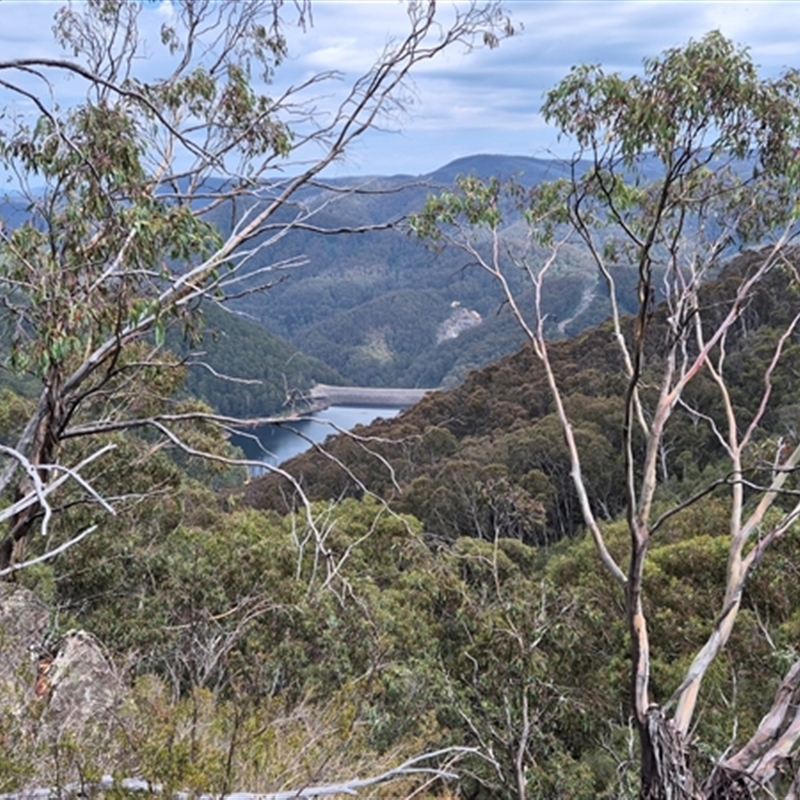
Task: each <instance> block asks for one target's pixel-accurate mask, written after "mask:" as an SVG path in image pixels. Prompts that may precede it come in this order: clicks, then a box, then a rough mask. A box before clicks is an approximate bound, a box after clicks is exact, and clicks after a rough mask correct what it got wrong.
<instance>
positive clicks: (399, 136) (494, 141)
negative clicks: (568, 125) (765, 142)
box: [0, 0, 800, 175]
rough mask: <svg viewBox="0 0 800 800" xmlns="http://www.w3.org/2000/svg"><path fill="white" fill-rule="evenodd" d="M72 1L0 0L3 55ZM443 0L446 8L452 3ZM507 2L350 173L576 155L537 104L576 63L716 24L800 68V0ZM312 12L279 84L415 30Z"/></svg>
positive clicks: (23, 48) (761, 60)
mask: <svg viewBox="0 0 800 800" xmlns="http://www.w3.org/2000/svg"><path fill="white" fill-rule="evenodd" d="M62 4H63V1H62V2H57V3H50V2H45V0H40V2H35V1H33V0H24V2H19V1H18V0H0V44H2V53H3V55H2V58H12V57H14V56H18V55H27V54H31V53H34V52H35V53H39V54H51V55H55V54H56V53H57V50H56V48H55V46H54V45H53V43H52V36H51V34H50V20H51V18H52V14H53V12H54V11H55V10H56V9H57V8H58V7H59V6H60V5H62ZM439 5H440V8H442V10H443V11H444V12H445V13H446V12H447V8H448V6H452V3H450V4H448V3H446V2H444V1H443V0H440V2H439ZM505 7H506V8H507V10H508V12H509V13H510V15H511V17H512V19H513V20H514V22H515V23H522V25H523V27H524V29H523V30H522V32H521V33H520V34H519V35H518V36H515V37H513V38H512V39H510V40H507V41H504V42H503V43H502V44H501V46H500V47H499V48H497V49H496V50H477V51H473V52H471V53H465V52H464V51H463V49H454V50H453V51H451V52H450V53H448V54H447V55H446V56H445V57H443V58H440V59H438V60H436V61H434V62H431V63H430V64H426V65H425V66H424V69H421V70H419V71H418V72H417V73H416V74H415V77H414V82H413V86H412V88H413V92H414V97H413V104H412V105H411V107H410V108H409V110H408V113H407V114H405V115H404V116H403V117H401V118H398V119H396V120H395V121H394V122H393V123H392V125H391V126H390V127H392V128H393V129H394V130H392V131H389V132H371V133H370V134H369V135H368V136H366V137H365V138H364V139H363V140H361V141H360V142H359V143H358V144H357V146H356V147H355V148H354V149H353V150H352V151H351V152H350V154H349V157H348V160H347V161H346V163H345V164H343V165H340V166H339V168H338V171H339V173H340V174H362V175H366V174H395V173H400V172H402V173H407V174H414V175H416V174H423V173H426V172H430V171H432V170H434V169H436V168H437V167H439V166H442V165H443V164H445V163H447V162H448V161H451V160H453V159H455V158H458V157H460V156H465V155H470V154H475V153H503V154H508V155H529V156H537V157H542V158H546V157H548V154H549V153H551V152H553V151H554V150H555V151H557V152H559V153H560V154H563V155H566V150H565V147H566V145H565V144H564V143H561V144H559V143H557V141H556V135H555V132H554V131H553V130H552V129H550V128H548V127H547V126H546V125H544V123H543V121H542V120H541V117H540V116H539V113H538V112H539V108H540V106H541V103H542V99H543V95H544V93H545V92H546V91H547V89H549V88H551V87H552V86H553V85H554V84H555V83H557V81H558V80H559V79H560V78H561V77H563V76H564V75H565V74H566V73H567V71H568V70H569V68H570V67H571V66H572V65H574V64H578V63H602V64H603V65H604V67H605V68H606V69H607V70H617V71H620V72H622V73H624V74H631V73H632V72H634V71H637V70H638V69H640V67H641V63H642V59H643V58H645V57H646V56H651V55H655V54H657V53H659V52H660V51H661V50H663V49H665V48H668V47H672V46H676V45H681V44H684V43H685V42H686V41H687V40H688V39H689V38H698V37H700V36H702V35H703V34H704V33H706V32H707V31H709V30H712V29H719V30H721V31H722V32H723V34H725V35H726V36H728V37H730V38H732V39H734V40H735V41H736V42H738V43H741V44H746V45H748V46H749V47H750V49H751V53H752V55H753V58H754V60H755V62H756V63H757V64H760V65H761V67H762V72H763V74H764V75H775V74H777V73H778V72H779V71H780V70H781V69H783V68H786V67H794V66H797V67H800V36H799V34H800V2H798V3H794V2H774V3H771V2H735V1H731V0H729V1H728V2H717V3H711V2H699V0H693V1H692V2H689V1H688V0H686V1H685V2H667V1H664V0H662V1H660V2H656V1H655V0H653V1H652V2H648V1H647V0H627V1H622V0H620V1H614V2H612V1H611V0H606V1H605V2H604V1H603V0H591V1H590V2H580V1H579V0H573V1H571V2H570V1H569V0H560V1H559V2H549V0H508V1H507V2H506V3H505ZM312 11H313V26H312V27H310V28H307V29H306V30H305V31H304V32H303V31H300V30H298V29H296V28H294V27H291V28H289V29H288V30H289V47H290V56H289V59H288V60H287V61H286V62H285V63H284V64H283V65H282V66H281V67H279V70H278V72H277V74H276V77H275V84H276V88H279V87H281V86H282V85H286V84H291V83H295V82H296V81H297V80H299V79H300V78H302V77H303V76H308V75H310V74H312V73H315V72H320V71H323V70H339V71H343V72H345V73H346V75H347V76H350V77H351V78H352V77H355V76H356V74H357V71H363V70H365V69H367V68H368V66H369V64H370V63H371V62H372V60H373V59H374V57H375V56H376V55H377V54H378V53H380V51H381V50H382V49H383V47H384V46H385V45H386V43H387V41H388V40H389V39H391V38H392V37H399V36H401V35H402V34H403V31H404V30H405V28H406V27H407V25H406V18H405V11H404V5H403V3H402V2H399V0H360V1H355V0H353V1H351V2H346V1H345V0H312ZM146 13H147V14H150V15H152V16H153V20H154V21H155V20H156V19H163V17H164V15H165V14H167V13H168V4H165V3H161V4H160V6H159V3H149V4H148V10H147V12H146ZM287 18H288V15H287ZM153 30H157V28H154V29H153ZM150 66H151V67H154V66H155V65H152V64H151V65H150Z"/></svg>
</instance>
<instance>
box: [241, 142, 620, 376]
mask: <svg viewBox="0 0 800 800" xmlns="http://www.w3.org/2000/svg"><path fill="white" fill-rule="evenodd" d="M585 167H588V164H585V165H582V164H579V165H578V167H577V168H578V169H579V170H581V169H583V168H585ZM572 169H573V167H572V166H571V165H570V164H568V163H566V162H564V161H561V160H557V159H552V160H548V159H540V158H533V157H530V156H506V155H497V154H475V155H471V156H466V157H463V158H458V159H456V160H454V161H452V162H450V163H448V164H445V165H443V166H442V167H440V168H438V169H436V170H433V171H432V172H430V173H427V174H424V175H419V176H409V175H392V176H368V177H365V178H353V179H347V178H337V179H336V180H335V181H331V182H329V183H325V182H324V181H321V182H320V184H319V185H317V186H310V187H307V188H305V189H304V190H303V192H302V193H301V197H300V201H301V202H302V203H303V204H304V208H306V209H313V208H315V207H318V208H319V209H320V210H319V212H318V213H317V214H315V215H314V217H313V224H314V225H315V226H316V227H318V228H328V229H331V230H337V229H347V228H353V227H358V226H369V225H382V224H385V223H387V222H390V223H394V224H396V225H397V227H396V228H395V229H393V230H380V231H378V230H376V231H371V232H364V233H359V234H351V233H343V234H323V233H313V232H310V231H307V230H294V231H291V232H290V233H289V234H288V235H286V236H285V237H283V238H282V239H281V240H280V242H279V243H277V245H276V246H274V247H270V248H269V250H268V252H267V253H266V254H265V258H264V260H263V261H261V262H257V263H255V264H254V266H255V267H263V266H266V265H267V263H268V262H267V260H266V259H267V258H268V259H269V262H272V263H274V262H277V261H281V260H284V259H288V258H290V257H294V256H298V255H302V256H304V257H305V258H306V259H308V265H307V266H305V267H303V268H302V269H298V270H293V271H291V272H290V273H287V274H286V275H282V276H281V278H283V279H282V280H281V281H279V282H277V284H276V285H275V286H274V287H273V288H272V289H271V290H270V292H269V293H268V294H266V295H259V296H258V297H246V298H243V299H242V300H241V301H240V302H239V303H238V305H237V307H238V308H239V310H241V311H243V312H246V313H247V314H248V316H249V317H250V318H251V319H253V320H254V321H256V322H257V323H259V324H260V325H262V326H263V327H264V328H266V329H267V330H268V331H270V332H271V333H273V334H276V335H279V336H282V337H285V338H286V339H288V340H289V341H290V342H292V344H294V345H295V346H296V347H298V348H299V349H300V350H301V351H303V352H304V353H307V354H309V355H311V356H314V357H316V358H319V359H320V360H322V361H324V362H325V363H326V364H328V365H329V366H330V367H332V368H333V369H335V370H337V371H338V372H339V373H340V374H341V375H342V376H343V377H344V378H345V379H346V380H348V381H351V382H353V383H355V384H358V385H364V386H398V387H414V386H432V385H454V384H455V383H458V382H459V381H460V380H461V379H463V377H464V375H465V374H466V373H467V371H468V370H470V369H475V368H479V367H482V366H485V365H486V364H488V363H491V362H492V361H496V360H497V359H499V358H501V357H502V356H503V355H507V354H508V353H511V352H513V351H514V350H516V348H517V347H519V346H520V345H521V344H522V334H521V333H520V331H519V328H518V326H517V325H516V324H515V323H514V322H513V320H511V319H510V316H509V315H508V314H507V312H506V310H505V308H504V299H503V297H502V296H501V294H500V291H499V289H498V287H497V285H496V283H495V282H494V280H493V279H492V278H491V277H490V276H488V275H486V274H485V273H482V272H481V271H480V270H479V269H477V268H475V267H474V265H470V264H468V263H466V259H465V258H464V256H463V255H462V254H458V253H455V252H450V251H444V252H439V253H437V252H434V251H432V250H431V249H429V248H428V247H426V246H425V244H424V243H421V242H419V241H417V240H416V239H414V238H413V237H411V236H409V234H408V232H407V231H405V230H404V229H403V227H402V220H403V219H404V218H405V217H407V216H408V215H409V214H411V213H414V212H416V211H419V210H421V209H422V207H423V205H424V203H425V200H426V198H427V197H428V196H429V195H430V194H432V193H436V192H439V191H442V190H446V189H451V188H452V187H453V184H454V181H455V179H456V178H457V177H458V176H459V175H475V176H477V177H479V178H482V179H486V178H489V177H499V178H500V179H510V178H514V179H515V180H517V181H518V182H520V183H521V184H523V185H525V186H533V185H536V184H538V183H541V182H542V181H545V180H555V179H557V178H564V177H568V176H569V175H570V174H571V170H572ZM348 187H349V190H348ZM290 213H291V211H290V210H289V209H287V211H286V220H287V222H289V219H290ZM504 235H506V236H507V237H509V238H510V240H514V239H516V240H519V241H522V239H523V237H524V236H525V231H524V228H523V226H519V225H517V226H515V224H514V220H511V221H510V223H509V225H508V226H507V227H506V229H505V231H504ZM511 280H512V284H513V288H514V289H515V290H516V291H518V292H522V293H524V292H525V291H526V289H529V287H528V286H527V284H526V278H525V276H524V275H523V274H521V272H520V271H515V274H512V276H511ZM595 286H596V281H595V278H594V275H593V270H592V266H591V264H590V263H589V260H588V256H587V254H586V253H585V252H584V251H583V250H582V249H581V248H580V247H578V246H567V247H565V248H564V249H563V252H562V254H561V262H560V264H559V266H558V268H557V269H556V270H554V273H553V280H552V281H551V283H550V284H549V286H548V288H547V294H546V297H545V305H546V309H545V310H546V311H547V313H548V314H549V317H550V320H551V326H552V333H553V335H554V336H560V335H569V334H571V333H575V332H577V331H579V330H581V329H583V328H585V327H586V326H588V325H591V324H594V323H596V322H598V321H600V319H601V318H602V316H603V315H604V314H605V311H604V310H601V309H600V308H599V306H598V304H597V302H595V300H596V299H599V296H598V298H595V294H596V290H595ZM587 291H588V294H587ZM454 304H456V305H457V306H458V307H460V308H463V309H464V311H465V312H469V313H471V314H472V315H473V317H474V318H480V319H482V320H483V322H482V323H481V324H480V325H477V326H473V327H471V328H469V330H466V329H465V330H464V332H463V333H460V335H459V336H458V337H456V338H448V339H442V337H440V336H438V333H437V332H438V331H439V329H440V326H441V325H442V324H444V323H445V322H446V320H447V319H448V318H449V316H450V315H451V312H452V309H453V307H454Z"/></svg>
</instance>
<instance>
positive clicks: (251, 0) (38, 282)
mask: <svg viewBox="0 0 800 800" xmlns="http://www.w3.org/2000/svg"><path fill="white" fill-rule="evenodd" d="M165 7H166V6H165ZM168 7H169V11H170V16H169V18H168V19H166V21H164V23H163V24H162V25H161V26H160V30H158V29H157V30H156V34H157V36H158V37H159V41H157V42H153V41H146V40H145V37H144V29H145V28H148V27H150V28H152V26H153V21H154V19H155V18H156V16H157V15H156V12H155V10H154V9H152V8H149V7H148V6H147V4H143V3H140V2H136V1H135V0H122V1H121V2H120V1H118V0H114V2H109V0H87V2H86V3H83V4H80V5H77V4H76V5H72V4H69V5H65V6H63V7H62V8H61V9H60V10H59V11H58V12H57V14H56V18H55V25H54V32H55V37H56V40H57V43H58V45H60V47H61V49H62V50H63V52H64V55H62V56H59V57H52V58H50V57H39V56H34V57H17V58H15V57H13V56H9V54H8V53H6V54H5V56H4V58H3V59H2V60H0V92H1V93H2V102H3V103H4V105H5V107H6V111H5V114H4V115H3V117H2V121H1V122H0V163H1V164H2V169H3V170H4V171H5V173H6V174H7V175H9V176H10V178H11V181H12V185H13V187H14V193H13V196H12V197H11V198H10V200H11V205H12V206H18V207H19V206H20V205H22V206H24V211H22V210H21V213H20V214H18V215H16V216H14V215H10V216H9V218H8V219H6V220H5V223H4V225H3V227H2V230H1V231H0V299H1V300H2V306H3V311H2V314H3V319H4V320H5V327H6V331H7V332H8V336H9V338H10V340H11V355H10V368H11V369H13V370H16V371H18V372H25V373H32V374H33V375H34V376H35V377H36V379H37V380H38V381H40V386H41V391H40V394H39V396H38V400H37V401H36V403H35V408H34V410H33V412H32V413H31V415H30V418H29V419H28V421H27V424H26V425H25V426H24V430H23V432H22V434H21V436H20V437H19V439H18V440H17V441H16V442H14V443H13V444H10V445H4V446H2V447H1V448H0V462H2V463H1V464H0V470H2V472H1V473H0V493H2V494H3V495H4V496H5V497H6V498H7V501H8V502H7V504H6V505H5V507H4V508H3V510H2V511H0V522H2V523H4V524H5V525H6V526H7V527H6V529H5V532H4V533H3V534H2V535H0V576H3V575H8V574H9V573H10V572H12V571H13V570H15V569H17V568H18V567H19V566H20V559H19V557H18V556H19V548H20V545H21V544H22V543H23V542H24V541H25V540H26V539H27V538H28V537H29V535H30V533H31V532H32V531H33V530H35V529H40V530H41V531H42V532H43V533H45V534H46V533H47V532H48V530H49V529H50V520H51V518H52V515H53V514H54V512H55V511H56V509H57V505H58V503H57V502H56V501H55V500H54V498H55V497H56V496H57V494H58V492H59V491H61V490H62V489H64V488H66V487H71V489H72V491H73V492H77V494H78V495H79V497H78V498H77V499H79V500H80V501H81V502H88V503H92V504H95V505H96V506H97V507H98V509H102V511H103V513H107V512H112V511H113V510H114V502H113V500H112V498H111V497H109V496H104V494H103V493H102V492H100V491H98V490H97V489H96V488H94V486H93V483H92V481H91V479H90V477H88V476H89V475H90V472H91V470H92V469H95V470H96V469H98V468H102V465H103V463H104V460H105V459H108V458H113V456H112V455H111V454H110V452H109V451H110V449H111V448H112V447H113V444H112V443H111V442H110V441H108V440H107V439H106V438H105V437H107V436H108V435H110V434H113V433H115V432H119V431H121V430H127V431H133V430H138V431H146V433H145V434H144V436H145V437H146V441H147V442H148V445H149V447H150V448H151V449H155V448H157V447H158V446H160V445H162V444H166V445H169V446H171V447H174V448H178V449H182V450H183V451H185V452H188V453H190V454H194V455H205V456H208V457H215V458H222V457H223V456H222V455H220V454H219V453H216V454H215V453H210V452H208V451H207V450H205V449H204V448H203V447H202V446H201V445H199V444H198V443H197V442H196V441H194V440H193V439H192V431H193V429H194V428H196V427H197V425H199V424H204V425H209V424H216V425H219V426H223V427H224V426H226V425H230V424H231V423H232V421H231V420H225V419H221V418H218V417H214V416H213V415H211V414H209V413H203V412H201V411H198V410H197V409H196V408H183V409H181V408H176V407H174V406H170V404H169V403H166V404H165V402H163V397H158V396H159V395H168V394H169V391H168V389H169V387H168V386H166V385H162V386H161V387H160V388H159V387H156V386H155V385H154V381H155V380H156V379H157V378H159V376H160V377H161V378H163V376H164V375H165V374H167V373H169V371H170V370H174V368H175V363H174V359H170V357H169V356H168V355H166V354H165V353H164V351H163V344H164V340H165V333H166V330H167V328H168V327H169V326H172V325H181V326H183V327H184V329H185V331H187V332H189V333H191V331H192V330H194V329H195V327H196V326H197V324H198V315H197V313H196V312H197V308H198V305H199V303H200V302H201V301H203V300H210V301H214V302H219V303H223V302H224V301H225V299H226V297H230V296H231V295H233V294H236V293H240V292H242V291H253V290H254V288H257V287H258V286H262V287H263V286H264V285H265V284H268V283H269V281H270V280H275V279H276V273H277V272H278V271H279V270H281V269H285V268H288V267H292V266H297V265H298V264H300V263H302V254H298V258H297V259H296V260H292V261H291V262H283V263H272V262H271V260H270V256H269V248H270V245H271V244H273V243H274V242H275V241H277V240H279V239H281V238H282V237H283V236H285V234H286V233H287V232H288V231H289V230H291V229H292V228H299V227H312V226H314V215H315V213H316V212H318V211H319V210H320V207H322V206H324V203H325V202H330V197H331V195H330V194H328V195H326V198H325V199H324V200H321V201H319V202H316V203H315V202H314V201H309V200H308V198H307V197H306V198H304V200H303V202H297V201H296V198H297V195H298V191H299V190H300V189H301V188H302V187H308V186H311V185H314V186H317V187H319V186H320V185H321V184H320V175H321V173H322V172H323V171H324V170H325V168H326V167H328V166H329V165H331V164H332V163H333V162H335V161H336V160H338V159H340V158H341V157H342V156H343V155H344V154H345V153H346V152H348V151H349V149H350V148H351V146H352V145H353V144H354V143H355V142H356V140H358V138H359V137H360V136H362V135H363V134H364V133H365V132H366V131H368V130H370V129H371V128H374V127H375V126H376V125H378V124H379V123H381V122H382V121H384V120H385V119H386V116H387V115H391V114H392V113H395V112H396V111H397V109H398V107H399V106H400V104H402V101H403V96H404V95H403V88H404V85H405V82H406V80H407V78H408V76H409V74H410V73H411V72H412V71H413V70H414V69H415V68H416V67H417V66H418V65H419V64H420V63H422V62H425V61H428V60H429V59H432V58H435V57H436V56H437V55H439V54H440V53H442V52H443V51H445V50H447V49H449V48H452V47H456V46H462V47H467V48H471V47H473V46H483V45H486V44H488V45H490V46H493V45H495V44H497V42H498V41H499V39H500V38H502V37H504V36H506V35H508V34H509V33H511V28H510V24H509V22H508V19H507V18H506V16H505V15H504V13H503V12H502V10H501V8H500V7H499V6H498V5H497V4H496V3H495V2H486V3H479V2H472V3H469V4H466V5H462V6H458V7H456V8H455V10H453V11H452V13H449V12H447V13H444V14H443V13H442V12H441V11H440V10H438V9H437V8H436V4H435V3H434V2H433V1H432V0H431V1H430V2H421V1H420V0H412V1H411V2H408V3H407V4H406V10H407V16H408V27H407V31H406V33H405V35H404V36H403V37H402V38H399V39H397V40H396V41H394V42H393V43H390V44H389V45H388V46H387V47H386V49H385V50H384V52H383V53H382V54H381V55H380V57H379V58H378V59H377V61H376V62H375V63H374V65H373V66H372V67H371V68H370V69H369V70H368V71H366V72H365V73H364V74H363V75H361V76H360V77H358V78H357V79H356V80H355V81H353V82H352V84H350V85H349V86H348V85H346V84H341V83H340V82H339V81H338V79H339V78H340V77H341V76H340V75H338V74H337V73H332V72H325V73H320V74H316V75H313V76H311V77H308V78H306V79H305V80H304V81H303V82H301V83H300V84H298V85H287V86H285V88H278V87H279V86H280V84H279V81H278V80H277V77H278V75H279V72H280V68H281V63H282V61H283V59H284V58H285V57H286V55H287V41H286V38H285V27H284V26H285V24H286V20H287V19H288V17H289V16H290V15H292V16H293V17H294V19H293V22H297V23H299V24H300V25H307V24H310V23H311V8H310V5H309V4H308V2H307V0H295V2H293V3H291V4H289V3H284V2H283V0H219V2H217V1H216V0H214V1H212V0H201V1H200V2H190V0H186V1H185V2H173V3H171V4H168ZM162 10H163V9H162ZM158 19H162V17H161V16H158ZM151 48H152V49H151ZM155 51H157V55H158V59H157V61H156V60H154V59H152V55H153V53H154V52H155ZM148 55H149V56H151V57H150V58H148ZM154 63H158V64H159V65H162V64H163V65H164V71H163V74H162V75H160V76H158V77H152V76H151V75H150V73H151V72H152V71H153V67H152V65H153V64H154ZM67 79H69V80H67ZM329 86H330V87H335V89H328V88H325V91H333V95H334V97H335V104H334V105H333V107H332V108H330V109H328V111H327V113H325V114H322V113H321V111H320V109H318V108H317V105H316V103H317V99H316V98H317V96H318V95H319V92H320V91H321V90H322V89H323V87H329ZM76 88H77V92H76ZM67 90H69V94H67ZM76 93H77V94H78V95H80V98H79V99H78V100H77V101H74V102H73V101H71V100H70V99H69V98H71V97H74V96H75V94H76ZM62 94H63V95H64V96H65V98H66V99H64V100H62V99H61V96H62ZM337 191H338V192H340V193H342V192H347V191H348V189H342V188H341V187H337ZM147 387H149V389H148V388H147ZM156 400H158V402H156ZM78 441H80V442H84V446H83V447H73V448H72V450H71V451H70V453H67V451H66V450H65V447H64V445H65V443H67V442H78ZM75 453H78V454H79V455H77V456H76V455H75ZM90 465H92V466H91V467H90ZM86 533H87V531H86V530H84V531H81V532H75V535H74V536H73V538H72V539H71V540H70V542H71V543H75V542H77V541H78V540H79V539H80V538H81V537H82V536H84V535H86ZM70 542H67V543H66V544H69V543H70ZM62 546H63V545H62ZM45 555H47V554H45Z"/></svg>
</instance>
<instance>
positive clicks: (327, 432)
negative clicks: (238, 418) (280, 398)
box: [231, 406, 402, 474]
mask: <svg viewBox="0 0 800 800" xmlns="http://www.w3.org/2000/svg"><path fill="white" fill-rule="evenodd" d="M400 411H402V409H400V408H392V407H387V406H330V407H329V408H326V409H324V410H323V411H317V412H315V413H314V414H311V415H309V416H308V417H306V418H304V419H302V420H296V421H294V422H286V423H281V424H279V425H276V424H272V425H262V426H260V427H258V428H254V429H253V430H252V431H249V432H247V433H242V434H237V435H236V436H234V437H232V440H231V441H232V442H233V444H235V445H236V446H237V447H240V448H241V449H242V450H244V452H245V454H246V455H247V457H248V458H249V459H252V460H255V461H263V462H264V463H265V464H269V465H271V466H277V465H278V464H282V463H283V462H284V461H286V460H287V459H290V458H292V457H293V456H296V455H298V454H299V453H302V452H303V451H305V450H308V448H309V447H311V445H312V444H315V443H317V442H324V441H325V439H326V438H327V437H328V436H333V435H336V434H338V433H339V432H340V431H343V430H344V431H348V430H350V429H351V428H354V427H355V426H356V425H368V424H369V423H370V422H372V421H373V420H375V419H378V417H383V418H384V419H390V418H391V417H394V416H397V414H399V413H400ZM252 472H253V473H254V474H256V473H258V472H260V470H258V469H257V468H256V469H254V470H252Z"/></svg>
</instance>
